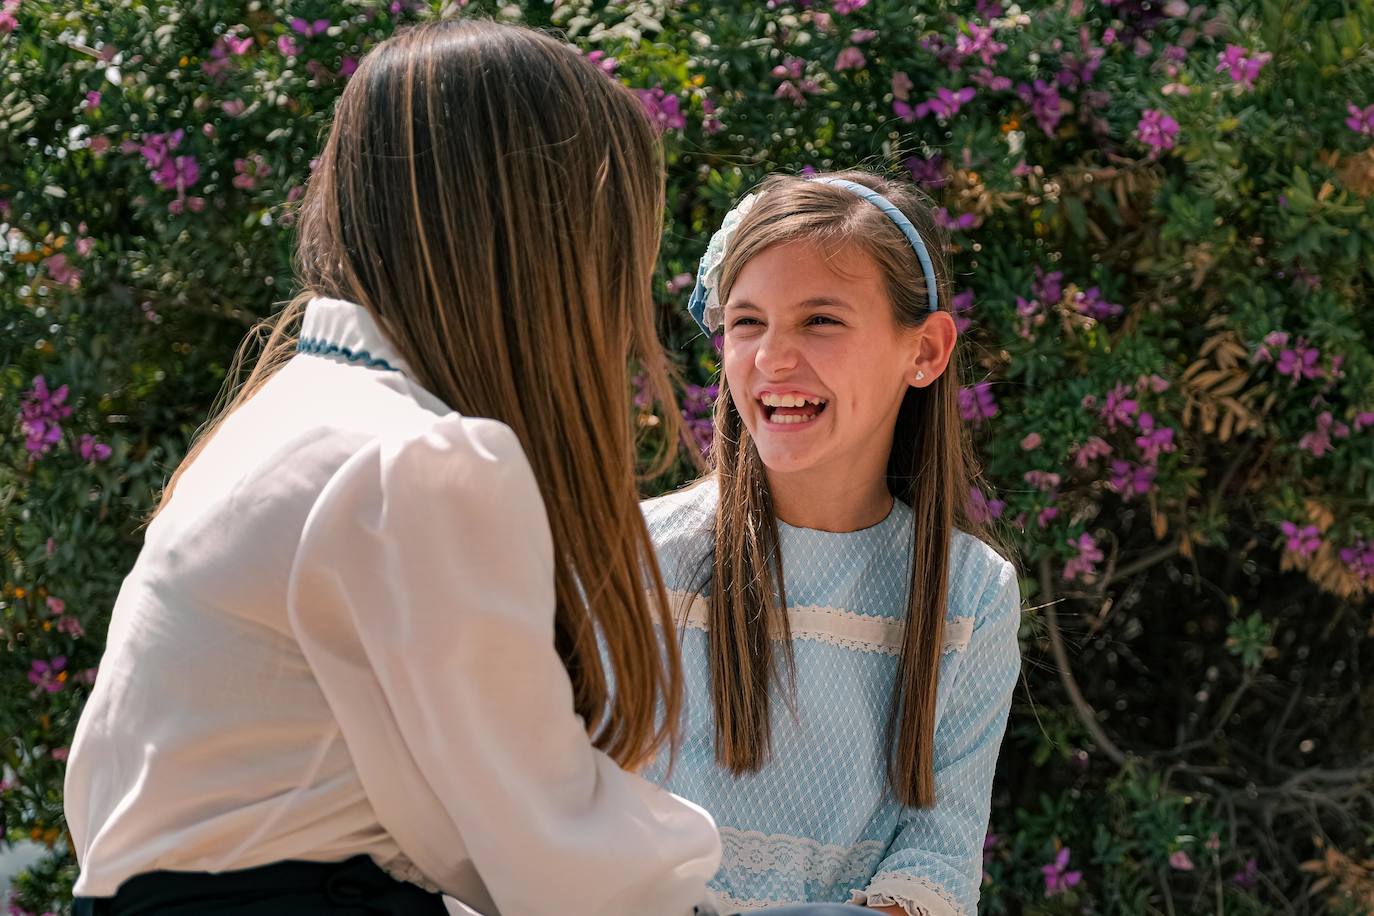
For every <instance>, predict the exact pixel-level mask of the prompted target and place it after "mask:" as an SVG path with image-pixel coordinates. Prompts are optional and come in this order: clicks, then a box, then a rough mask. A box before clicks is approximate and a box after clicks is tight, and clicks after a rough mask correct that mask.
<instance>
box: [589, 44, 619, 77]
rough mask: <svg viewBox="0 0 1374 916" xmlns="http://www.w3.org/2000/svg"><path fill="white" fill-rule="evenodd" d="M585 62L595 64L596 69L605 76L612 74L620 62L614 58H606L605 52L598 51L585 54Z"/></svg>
mask: <svg viewBox="0 0 1374 916" xmlns="http://www.w3.org/2000/svg"><path fill="white" fill-rule="evenodd" d="M587 60H589V61H591V62H592V63H594V64H596V66H597V69H598V70H600V71H601V72H602V73H604V74H606V75H607V76H610V75H611V74H612V73H614V72H615V70H616V68H617V67H619V66H620V61H618V60H616V59H615V58H614V57H608V56H607V55H606V52H605V51H600V50H597V51H589V52H587Z"/></svg>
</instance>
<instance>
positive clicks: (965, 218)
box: [935, 207, 983, 232]
mask: <svg viewBox="0 0 1374 916" xmlns="http://www.w3.org/2000/svg"><path fill="white" fill-rule="evenodd" d="M935 222H936V223H937V224H938V225H940V226H941V227H943V228H945V229H949V230H950V231H953V232H963V231H966V230H968V229H977V228H978V227H979V226H981V225H983V218H982V217H981V216H979V215H978V214H977V213H960V214H959V215H958V216H954V215H952V214H951V213H950V212H949V210H948V209H946V208H945V207H940V208H939V209H937V210H936V211H935Z"/></svg>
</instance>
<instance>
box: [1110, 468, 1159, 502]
mask: <svg viewBox="0 0 1374 916" xmlns="http://www.w3.org/2000/svg"><path fill="white" fill-rule="evenodd" d="M1158 473H1159V472H1158V471H1157V470H1156V469H1155V467H1154V466H1153V465H1149V464H1132V463H1131V462H1129V461H1122V460H1121V459H1119V458H1118V459H1117V460H1115V461H1113V462H1112V466H1111V474H1110V476H1109V477H1108V478H1107V489H1109V490H1111V491H1112V492H1113V493H1119V494H1121V496H1122V497H1123V498H1124V499H1125V500H1126V501H1127V502H1130V501H1131V499H1132V498H1133V497H1136V496H1144V495H1145V494H1146V493H1149V492H1150V489H1151V488H1152V487H1153V486H1154V483H1155V476H1156V475H1157V474H1158Z"/></svg>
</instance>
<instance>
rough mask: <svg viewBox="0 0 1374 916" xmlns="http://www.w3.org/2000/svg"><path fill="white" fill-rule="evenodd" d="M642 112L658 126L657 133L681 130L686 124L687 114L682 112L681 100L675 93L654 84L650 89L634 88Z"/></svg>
mask: <svg viewBox="0 0 1374 916" xmlns="http://www.w3.org/2000/svg"><path fill="white" fill-rule="evenodd" d="M635 94H636V95H638V96H639V101H640V104H642V105H643V106H644V113H645V114H647V115H648V116H649V120H650V121H651V122H653V125H654V126H655V127H657V128H658V132H659V133H663V132H664V131H668V130H681V129H682V128H684V127H686V126H687V116H686V115H684V114H683V113H682V101H681V100H680V99H679V98H678V97H677V96H675V95H671V94H669V93H667V92H664V91H663V89H662V88H660V87H658V86H655V87H654V88H652V89H636V90H635Z"/></svg>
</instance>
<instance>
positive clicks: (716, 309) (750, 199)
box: [687, 194, 759, 335]
mask: <svg viewBox="0 0 1374 916" xmlns="http://www.w3.org/2000/svg"><path fill="white" fill-rule="evenodd" d="M758 200H759V195H758V194H748V195H746V196H745V197H744V199H742V200H741V201H740V202H739V203H737V204H735V208H734V209H733V210H731V211H730V212H729V213H727V214H725V220H724V222H722V223H721V224H720V228H719V229H717V230H716V232H715V234H714V235H712V236H711V244H709V245H707V246H706V254H704V255H702V257H701V266H700V267H698V268H697V285H696V287H695V288H693V290H692V296H691V298H690V299H688V300H687V311H688V312H689V313H691V316H692V319H693V320H694V321H696V323H697V324H698V325H699V326H700V327H701V329H702V330H703V331H705V332H706V333H707V334H708V335H710V334H711V333H712V332H714V331H716V330H717V329H718V328H720V327H721V326H722V325H723V324H725V307H724V305H723V304H722V303H721V301H720V268H721V265H722V264H724V263H725V252H726V250H727V249H728V248H729V247H730V239H731V238H733V237H734V234H735V230H736V229H738V228H739V224H740V223H742V222H743V221H744V217H745V216H747V215H748V214H749V211H750V210H752V209H753V208H754V204H756V203H758Z"/></svg>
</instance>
